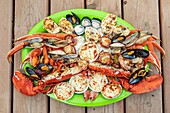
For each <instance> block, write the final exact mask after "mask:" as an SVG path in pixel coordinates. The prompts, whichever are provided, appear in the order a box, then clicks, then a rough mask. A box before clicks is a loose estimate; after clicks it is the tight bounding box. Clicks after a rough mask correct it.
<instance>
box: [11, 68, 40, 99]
mask: <svg viewBox="0 0 170 113" xmlns="http://www.w3.org/2000/svg"><path fill="white" fill-rule="evenodd" d="M12 81H13V83H14V86H15V88H16V89H17V90H18V91H19V92H21V93H22V94H24V95H27V96H34V95H36V94H37V92H35V91H33V87H34V86H33V83H32V81H31V80H30V79H29V78H28V77H26V75H24V74H23V73H21V72H20V71H16V72H15V74H14V76H13V77H12Z"/></svg>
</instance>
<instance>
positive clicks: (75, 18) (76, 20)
mask: <svg viewBox="0 0 170 113" xmlns="http://www.w3.org/2000/svg"><path fill="white" fill-rule="evenodd" d="M71 13H72V15H71V14H67V15H66V19H67V20H68V21H70V22H71V23H72V24H77V25H78V24H80V18H79V17H78V16H77V15H76V14H75V13H73V12H71Z"/></svg>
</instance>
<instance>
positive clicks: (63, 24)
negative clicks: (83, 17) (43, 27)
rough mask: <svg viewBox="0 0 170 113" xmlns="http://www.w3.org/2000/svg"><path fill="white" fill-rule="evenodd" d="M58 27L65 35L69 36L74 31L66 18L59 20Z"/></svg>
mask: <svg viewBox="0 0 170 113" xmlns="http://www.w3.org/2000/svg"><path fill="white" fill-rule="evenodd" d="M58 26H59V27H60V28H61V30H62V31H63V32H64V33H67V34H71V33H73V31H74V28H73V25H72V24H71V23H70V22H69V21H68V20H67V19H66V18H61V20H60V21H59V23H58Z"/></svg>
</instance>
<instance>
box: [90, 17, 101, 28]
mask: <svg viewBox="0 0 170 113" xmlns="http://www.w3.org/2000/svg"><path fill="white" fill-rule="evenodd" d="M91 22H92V26H93V27H94V28H96V29H99V28H100V27H101V20H100V19H98V18H93V19H92V20H91Z"/></svg>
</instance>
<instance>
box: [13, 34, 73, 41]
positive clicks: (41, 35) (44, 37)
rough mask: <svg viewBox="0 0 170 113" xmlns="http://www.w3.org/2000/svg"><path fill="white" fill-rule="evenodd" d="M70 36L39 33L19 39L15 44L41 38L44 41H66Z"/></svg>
mask: <svg viewBox="0 0 170 113" xmlns="http://www.w3.org/2000/svg"><path fill="white" fill-rule="evenodd" d="M67 35H68V34H62V33H58V34H51V33H37V34H31V35H26V36H23V37H20V38H17V39H16V40H15V42H18V41H21V40H28V39H33V38H37V37H40V38H43V39H48V38H49V39H50V38H58V39H62V40H63V39H65V37H66V36H67ZM69 35H71V36H73V37H74V36H76V35H75V34H69Z"/></svg>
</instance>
